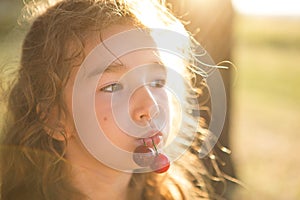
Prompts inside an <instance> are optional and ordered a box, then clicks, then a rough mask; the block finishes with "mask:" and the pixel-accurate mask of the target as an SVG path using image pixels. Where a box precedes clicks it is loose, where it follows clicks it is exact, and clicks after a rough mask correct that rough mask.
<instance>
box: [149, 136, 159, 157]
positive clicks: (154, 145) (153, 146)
mask: <svg viewBox="0 0 300 200" xmlns="http://www.w3.org/2000/svg"><path fill="white" fill-rule="evenodd" d="M151 140H152V144H153V147H154V150H155V153H156V156H158V151H157V148H156V145H155V143H154V140H153V138H151Z"/></svg>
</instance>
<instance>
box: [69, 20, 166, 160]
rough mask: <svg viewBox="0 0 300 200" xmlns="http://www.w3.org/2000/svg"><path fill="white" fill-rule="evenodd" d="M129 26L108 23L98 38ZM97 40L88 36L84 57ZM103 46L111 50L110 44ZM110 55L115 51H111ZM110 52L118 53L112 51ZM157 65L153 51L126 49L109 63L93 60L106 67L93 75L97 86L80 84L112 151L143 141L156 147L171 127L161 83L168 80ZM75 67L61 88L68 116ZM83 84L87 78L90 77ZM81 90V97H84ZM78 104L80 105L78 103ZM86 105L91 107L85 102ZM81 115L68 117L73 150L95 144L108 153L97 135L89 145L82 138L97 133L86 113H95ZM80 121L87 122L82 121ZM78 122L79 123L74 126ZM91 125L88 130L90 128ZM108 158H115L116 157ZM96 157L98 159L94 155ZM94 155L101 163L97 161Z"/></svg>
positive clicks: (124, 43)
mask: <svg viewBox="0 0 300 200" xmlns="http://www.w3.org/2000/svg"><path fill="white" fill-rule="evenodd" d="M132 28H133V27H131V26H125V25H115V26H112V27H110V28H108V29H106V30H105V31H103V32H102V41H105V40H106V39H107V38H109V37H110V36H112V35H115V34H119V33H121V32H123V31H128V30H130V29H132ZM126 42H129V43H130V41H120V43H119V45H123V46H124V45H126ZM100 43H101V41H100V40H99V37H98V35H97V34H94V35H92V37H90V38H89V39H88V41H87V45H86V47H85V54H86V55H88V54H89V53H91V52H92V53H94V54H95V47H96V45H97V44H100ZM107 48H108V49H109V50H110V47H109V46H108V47H107ZM111 53H112V54H113V52H111ZM99 55H100V58H99V59H101V60H105V58H102V57H101V54H99ZM114 56H116V55H115V54H114ZM159 63H160V59H159V57H158V56H157V53H156V52H155V51H154V50H153V49H144V50H143V49H142V50H138V51H132V52H129V53H128V54H125V55H123V56H120V57H116V58H115V60H114V61H113V62H112V63H110V65H108V66H101V64H99V63H93V64H94V65H99V68H101V67H102V68H105V69H104V70H102V71H101V70H99V71H100V72H101V73H95V74H93V75H92V76H93V77H94V78H96V79H97V84H96V86H93V87H91V88H83V89H82V90H83V91H84V92H85V90H91V91H92V93H93V98H94V107H93V108H94V114H95V116H96V117H95V118H96V120H97V125H98V127H99V128H100V130H101V132H102V133H103V135H104V136H105V137H106V139H107V141H108V142H109V143H111V144H110V145H113V146H115V148H116V149H120V150H121V151H126V152H130V153H132V152H133V151H134V149H135V148H136V147H137V146H139V145H143V144H144V142H146V143H147V144H150V145H151V144H152V140H153V141H154V142H155V144H156V145H159V144H160V145H161V144H162V143H163V140H164V139H163V138H164V136H166V135H167V132H168V129H169V128H168V124H169V119H168V118H169V114H168V113H169V111H168V107H169V106H168V97H167V94H166V90H165V87H164V85H165V82H166V78H167V77H166V69H165V68H164V66H163V65H161V64H159ZM83 65H84V64H83ZM81 67H83V66H81ZM79 70H80V69H78V68H74V69H73V71H72V72H71V77H70V79H69V82H68V84H67V87H66V89H65V95H66V100H67V105H68V109H69V110H70V113H71V114H72V116H74V101H76V99H75V100H74V98H76V96H75V97H74V92H73V91H74V87H76V86H74V84H75V82H76V78H77V76H78V72H79ZM88 74H89V73H88ZM77 81H78V80H77ZM86 82H89V80H88V78H87V80H86ZM75 85H76V84H75ZM80 85H84V83H83V82H82V83H81V82H80ZM84 92H82V94H80V95H81V96H85V93H84ZM75 104H76V103H75ZM72 105H73V106H72ZM76 105H77V104H76ZM76 105H75V106H76ZM80 106H81V107H83V106H82V105H80ZM87 106H90V105H89V104H88V105H87ZM79 110H80V109H79ZM76 112H77V111H76ZM79 113H80V112H79ZM77 114H78V112H77ZM82 115H85V117H83V118H82V120H77V121H76V119H74V118H72V120H71V121H70V122H68V123H67V127H66V128H65V129H66V132H67V133H69V134H70V135H72V137H71V138H73V139H74V141H76V144H77V145H76V147H75V146H74V148H77V152H85V153H87V152H86V150H88V151H89V152H90V154H93V152H94V150H93V148H98V147H99V148H104V149H102V150H101V151H106V149H105V146H106V144H104V143H103V141H102V139H101V138H99V141H97V140H98V139H92V140H93V141H91V142H90V143H93V144H94V147H92V146H93V145H91V146H90V145H89V144H87V143H89V142H84V137H85V135H86V134H90V132H94V135H97V134H100V133H95V130H92V129H93V128H91V127H92V126H90V125H89V122H90V121H92V120H89V117H90V118H91V119H92V118H93V116H87V114H86V113H85V109H84V108H83V112H82ZM154 118H159V120H158V121H157V122H156V123H154V122H153V121H154ZM83 121H86V123H84V122H83ZM74 122H75V123H74ZM77 122H79V123H80V125H78V126H77ZM158 124H159V125H158ZM72 127H73V128H72ZM74 127H76V128H77V127H84V130H87V131H85V132H82V131H81V132H80V131H78V129H75V128H74ZM89 128H91V130H90V131H89ZM74 130H76V131H74ZM95 138H97V137H95ZM89 140H91V139H89ZM97 142H98V144H97ZM82 143H83V144H84V145H82ZM106 143H107V142H106ZM70 144H72V143H70ZM69 146H71V145H69ZM83 146H85V148H84V147H83ZM70 148H72V147H70ZM78 148H81V151H78ZM95 151H97V150H95ZM107 153H110V152H107ZM110 156H112V157H113V156H114V155H110ZM116 156H117V155H116ZM94 157H96V158H97V156H95V155H94ZM100 157H101V156H100ZM97 159H98V160H100V161H101V159H99V158H97Z"/></svg>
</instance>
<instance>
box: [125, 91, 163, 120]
mask: <svg viewBox="0 0 300 200" xmlns="http://www.w3.org/2000/svg"><path fill="white" fill-rule="evenodd" d="M129 103H130V112H131V117H132V119H133V120H134V121H135V122H136V123H137V124H138V125H141V126H145V125H147V123H148V122H149V121H151V119H153V118H155V116H156V115H158V113H159V106H158V104H157V100H156V99H155V97H154V95H153V93H152V92H151V90H150V89H149V88H148V87H147V86H142V87H140V88H138V89H137V90H135V91H134V93H133V94H132V96H131V98H130V102H129Z"/></svg>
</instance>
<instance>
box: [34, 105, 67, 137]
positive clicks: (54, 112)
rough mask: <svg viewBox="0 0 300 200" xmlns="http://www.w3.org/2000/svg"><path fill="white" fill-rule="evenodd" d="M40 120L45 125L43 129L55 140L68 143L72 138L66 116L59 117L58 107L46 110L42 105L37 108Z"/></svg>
mask: <svg viewBox="0 0 300 200" xmlns="http://www.w3.org/2000/svg"><path fill="white" fill-rule="evenodd" d="M36 112H37V115H38V117H39V120H40V121H41V122H42V124H43V125H44V127H43V129H44V130H45V132H46V133H47V134H48V135H49V136H51V137H52V138H53V139H55V140H58V141H66V140H68V139H69V138H70V137H71V136H72V134H71V133H72V132H71V131H70V129H69V128H67V127H68V125H67V122H66V120H65V117H64V116H59V114H58V113H59V111H58V107H57V106H55V107H52V108H50V109H49V108H46V106H43V105H42V104H38V105H37V106H36Z"/></svg>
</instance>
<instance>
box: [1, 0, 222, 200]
mask: <svg viewBox="0 0 300 200" xmlns="http://www.w3.org/2000/svg"><path fill="white" fill-rule="evenodd" d="M23 19H25V20H27V21H32V25H31V28H30V30H29V32H28V33H27V35H26V37H25V40H24V43H23V47H22V57H21V62H20V68H19V71H18V74H17V76H16V79H15V83H14V85H13V87H12V89H11V90H10V93H9V96H8V101H7V107H8V108H7V109H8V113H7V117H6V120H7V121H6V122H5V123H6V126H5V127H4V129H3V133H1V134H2V135H1V136H2V143H1V146H2V149H1V182H2V183H1V199H5V200H9V199H11V200H15V199H39V200H40V199H49V200H50V199H51V200H52V199H55V200H60V199H62V200H65V199H72V200H76V199H80V200H82V199H85V198H86V197H85V195H84V194H82V193H81V191H80V190H79V189H78V188H76V187H74V186H73V185H72V184H71V178H70V174H69V171H70V170H69V167H70V166H69V165H68V163H67V161H66V160H65V159H64V153H65V146H66V145H68V144H67V141H66V142H60V141H57V140H55V139H54V137H52V134H54V133H60V134H62V135H63V136H64V132H63V131H62V125H61V124H60V119H63V118H67V117H68V116H69V113H68V111H67V110H66V105H65V103H64V102H65V99H64V96H63V90H64V87H65V85H66V83H67V82H68V79H69V76H70V71H71V69H72V68H73V67H75V66H80V64H81V63H82V61H83V60H84V58H85V57H86V55H85V54H84V48H85V45H86V42H87V37H88V36H89V35H90V34H93V33H94V32H97V33H101V31H102V30H104V29H105V28H107V27H109V26H111V25H115V24H124V23H128V24H131V25H134V26H136V27H143V28H148V29H155V28H157V29H159V28H164V29H169V30H172V31H177V32H178V33H180V34H183V35H185V36H186V37H187V40H186V41H183V43H184V44H179V46H181V47H182V48H184V49H181V50H183V51H182V52H181V53H182V54H186V55H185V56H184V58H186V59H183V60H184V61H183V65H181V66H185V67H184V68H182V69H179V68H176V67H174V69H175V70H176V69H177V70H178V69H179V70H181V72H183V73H184V74H183V76H184V77H185V78H186V79H187V80H188V82H189V83H188V85H187V89H188V90H187V92H190V94H192V95H194V97H195V98H196V99H200V100H203V101H204V102H207V101H208V99H207V98H206V97H203V94H204V93H205V91H206V90H205V82H203V81H202V82H201V81H200V84H199V83H198V85H196V84H194V82H193V81H194V79H195V74H194V73H195V70H193V69H194V68H193V65H192V63H189V61H190V60H191V57H192V53H191V52H190V50H191V45H192V43H193V39H192V38H191V37H190V36H189V34H188V32H187V31H186V30H185V29H184V26H183V25H182V23H181V22H180V21H179V20H177V19H176V18H175V17H174V16H173V15H172V14H170V12H169V11H168V9H167V8H166V7H165V6H164V2H160V1H158V0H146V1H145V0H123V1H122V0H62V1H53V0H52V1H51V0H49V1H48V2H44V1H41V2H34V3H33V4H28V5H27V6H26V7H25V8H24V12H23ZM153 37H154V38H155V36H153ZM158 42H159V41H158ZM162 60H163V55H162ZM168 60H169V59H165V62H166V63H165V64H166V65H167V66H169V65H171V64H170V63H169V64H168V63H167V61H168ZM163 61H164V60H163ZM196 72H197V73H198V74H200V75H201V72H199V71H196ZM196 86H197V87H198V89H197V87H196ZM206 92H207V91H206ZM190 104H191V103H190ZM201 105H202V104H201V103H200V106H201ZM54 110H55V112H54ZM53 113H56V114H57V117H56V118H55V119H53V117H51V118H50V117H49V116H50V115H52V114H53ZM197 120H199V123H201V122H203V119H202V121H201V119H197ZM202 125H203V126H204V125H205V123H202ZM203 126H202V128H199V129H196V130H194V131H195V133H196V138H195V140H194V143H193V144H192V145H191V147H190V148H189V149H188V150H187V151H186V152H185V154H184V155H183V156H182V157H181V158H180V159H179V160H178V161H176V162H174V164H173V165H174V167H173V168H172V170H170V171H169V172H168V173H166V174H165V175H157V174H155V173H145V174H133V177H132V180H131V182H130V188H129V189H130V190H132V191H133V192H131V194H134V196H131V197H128V198H129V199H145V200H147V199H151V200H154V199H155V200H159V199H176V200H177V199H189V198H190V199H201V198H202V199H212V198H216V197H217V196H216V194H215V193H214V190H213V188H212V186H211V184H210V181H211V179H210V175H209V172H208V171H207V170H206V168H205V166H204V164H203V163H202V161H201V160H200V159H199V158H198V151H199V148H200V146H201V141H202V140H203V134H204V133H203V132H205V129H203V128H205V127H203ZM46 130H47V131H46ZM201 131H203V132H201ZM215 169H218V167H217V166H215ZM183 177H186V178H183Z"/></svg>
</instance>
